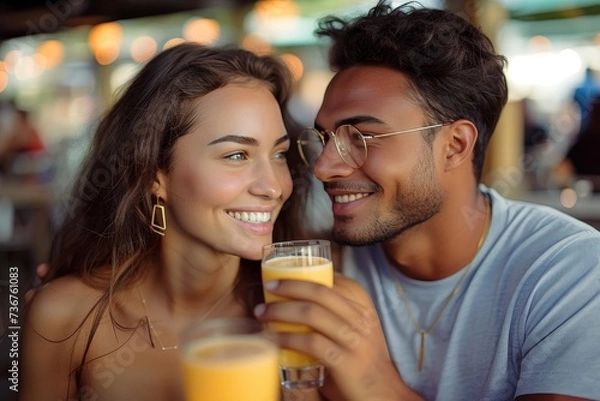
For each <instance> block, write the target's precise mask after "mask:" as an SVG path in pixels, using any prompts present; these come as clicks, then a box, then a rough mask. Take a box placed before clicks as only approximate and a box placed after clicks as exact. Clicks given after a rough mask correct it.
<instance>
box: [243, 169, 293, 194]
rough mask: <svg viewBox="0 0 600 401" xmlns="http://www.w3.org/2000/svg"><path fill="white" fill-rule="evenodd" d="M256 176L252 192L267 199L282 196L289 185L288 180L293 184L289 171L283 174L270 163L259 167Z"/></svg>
mask: <svg viewBox="0 0 600 401" xmlns="http://www.w3.org/2000/svg"><path fill="white" fill-rule="evenodd" d="M255 177H256V179H255V180H254V182H253V183H252V186H251V187H250V192H251V193H252V194H254V195H256V196H261V197H264V198H267V199H277V198H279V197H281V196H282V194H283V193H284V188H285V187H286V185H288V184H287V181H289V186H291V179H290V178H289V172H288V173H287V174H282V172H279V171H277V168H273V167H272V166H271V165H270V164H269V165H268V166H262V167H260V168H258V169H257V171H256V175H255Z"/></svg>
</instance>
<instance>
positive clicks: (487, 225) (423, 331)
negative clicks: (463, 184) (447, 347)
mask: <svg viewBox="0 0 600 401" xmlns="http://www.w3.org/2000/svg"><path fill="white" fill-rule="evenodd" d="M484 201H485V221H484V226H483V232H482V233H481V237H479V242H478V243H477V252H479V249H481V246H482V245H483V241H484V240H485V238H486V237H487V233H488V230H489V228H490V220H491V206H490V199H489V196H488V195H485V194H484ZM470 269H471V263H469V264H468V265H467V267H466V268H465V272H464V273H463V275H462V276H461V277H460V279H459V280H458V282H457V283H456V285H455V286H454V289H453V290H452V292H451V293H450V295H449V296H448V298H447V299H446V302H444V305H442V308H441V309H440V311H439V312H438V314H437V315H436V316H435V318H434V319H433V321H432V322H431V324H430V325H429V327H428V328H427V329H423V328H421V325H420V324H419V322H418V321H417V319H416V318H415V315H414V314H413V311H412V308H411V307H410V303H409V302H408V297H407V296H406V292H405V291H404V288H403V287H402V284H400V282H399V281H397V280H394V284H395V285H396V289H397V291H398V295H400V299H402V302H403V303H404V306H405V307H406V312H407V313H408V317H409V318H410V320H411V321H412V322H413V324H414V325H415V327H416V329H417V333H418V335H419V337H420V343H419V359H418V365H417V366H418V369H419V372H420V371H421V370H422V369H423V362H424V360H425V340H426V339H427V336H428V335H429V333H431V331H432V330H433V328H434V327H435V325H436V324H437V323H438V322H439V320H440V318H441V317H442V314H443V313H444V311H445V310H446V307H447V306H448V305H450V301H452V300H453V299H454V297H455V296H456V294H458V290H459V289H460V286H461V285H462V283H463V281H465V278H466V277H467V275H468V274H469V270H470Z"/></svg>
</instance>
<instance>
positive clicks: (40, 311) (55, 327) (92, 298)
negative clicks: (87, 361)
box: [26, 276, 102, 338]
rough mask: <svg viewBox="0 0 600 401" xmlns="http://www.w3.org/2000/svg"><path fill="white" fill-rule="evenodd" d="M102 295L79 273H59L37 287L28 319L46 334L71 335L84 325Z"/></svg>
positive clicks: (54, 335)
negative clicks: (62, 274) (85, 281)
mask: <svg viewBox="0 0 600 401" xmlns="http://www.w3.org/2000/svg"><path fill="white" fill-rule="evenodd" d="M101 296H102V291H100V290H98V289H95V288H93V287H91V286H89V285H87V284H85V283H84V282H83V281H82V280H81V279H79V278H77V277H74V276H64V277H60V278H58V279H55V280H52V281H50V282H49V283H47V284H45V285H44V286H43V287H41V288H40V289H38V290H37V292H36V294H35V296H34V297H33V299H32V300H31V303H30V304H29V306H28V311H27V317H26V321H27V323H28V324H29V325H31V326H32V327H33V328H34V329H35V330H36V331H37V332H38V333H40V334H42V335H43V336H45V337H49V338H60V337H65V336H69V335H70V334H72V333H73V332H74V331H76V330H77V328H79V327H81V326H82V324H83V322H84V321H85V320H86V317H87V316H88V315H89V314H90V313H92V311H93V310H94V307H95V305H96V304H97V303H98V300H99V299H100V297H101Z"/></svg>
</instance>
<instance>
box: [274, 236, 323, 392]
mask: <svg viewBox="0 0 600 401" xmlns="http://www.w3.org/2000/svg"><path fill="white" fill-rule="evenodd" d="M279 279H292V280H304V281H312V282H315V283H319V284H323V285H325V286H327V287H333V263H332V260H331V247H330V243H329V241H326V240H297V241H286V242H276V243H273V244H270V245H266V246H264V248H263V257H262V281H263V283H265V282H267V281H269V280H279ZM264 295H265V301H266V302H278V301H284V300H285V298H282V297H280V296H277V295H275V294H272V293H270V292H269V291H267V290H265V291H264ZM269 327H270V329H272V330H275V331H279V332H307V331H309V330H310V329H309V327H307V326H304V325H298V324H286V323H270V324H269ZM279 364H280V374H281V385H282V387H283V388H286V389H299V388H316V387H320V386H322V385H323V380H324V374H325V369H324V367H323V365H322V364H320V363H319V361H318V360H315V359H314V358H311V357H310V356H308V355H305V354H303V353H301V352H297V351H294V350H288V349H283V350H281V354H280V357H279Z"/></svg>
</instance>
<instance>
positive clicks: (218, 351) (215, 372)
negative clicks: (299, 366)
mask: <svg viewBox="0 0 600 401" xmlns="http://www.w3.org/2000/svg"><path fill="white" fill-rule="evenodd" d="M182 352H183V355H182V361H183V382H184V386H185V394H186V400H187V401H277V400H279V386H280V380H279V362H278V354H279V349H278V348H277V347H276V346H275V345H274V344H273V343H271V342H270V341H269V340H267V339H266V338H261V337H259V336H244V335H223V336H221V337H212V338H204V339H203V338H199V339H198V340H195V341H193V342H191V343H190V344H189V345H187V346H186V347H185V348H184V349H183V350H182Z"/></svg>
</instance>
